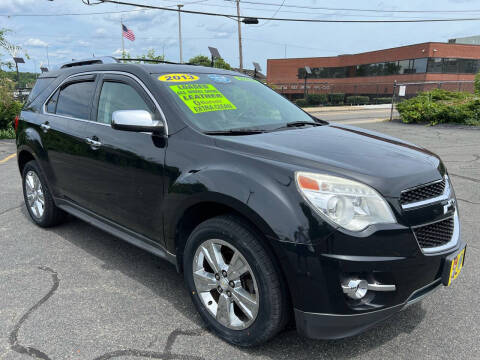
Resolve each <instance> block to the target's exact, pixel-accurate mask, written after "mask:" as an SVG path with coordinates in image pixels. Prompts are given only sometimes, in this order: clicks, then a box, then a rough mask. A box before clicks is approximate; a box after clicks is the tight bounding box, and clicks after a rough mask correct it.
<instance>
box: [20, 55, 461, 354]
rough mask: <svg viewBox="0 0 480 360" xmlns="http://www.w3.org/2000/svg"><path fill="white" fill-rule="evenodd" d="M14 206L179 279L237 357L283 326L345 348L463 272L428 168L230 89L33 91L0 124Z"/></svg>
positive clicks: (78, 79) (136, 86) (283, 104)
mask: <svg viewBox="0 0 480 360" xmlns="http://www.w3.org/2000/svg"><path fill="white" fill-rule="evenodd" d="M15 126H16V132H17V140H16V142H17V148H18V165H19V168H20V172H21V174H22V178H23V191H24V197H25V203H26V205H27V209H28V211H29V213H30V216H31V218H32V219H33V221H34V222H35V223H36V224H38V225H39V226H42V227H48V226H53V225H55V224H58V223H59V222H61V221H62V220H63V219H64V217H65V214H66V213H70V214H72V215H74V216H76V217H78V218H80V219H83V220H85V221H87V222H89V223H91V224H93V225H95V226H98V227H99V228H101V229H103V230H105V231H107V232H109V233H112V234H114V235H116V236H118V237H119V238H121V239H123V240H126V241H128V242H130V243H132V244H134V245H136V246H139V247H141V248H143V249H145V250H147V251H149V252H152V253H154V254H156V255H158V256H160V257H162V258H165V259H167V260H168V261H170V262H172V263H173V264H175V265H176V266H177V268H178V270H179V271H183V273H184V276H185V282H186V285H187V287H188V290H189V291H190V294H191V297H192V300H193V303H194V304H195V306H196V308H197V309H198V311H199V312H200V314H201V316H202V318H203V319H204V320H205V322H206V324H207V326H208V327H209V328H210V329H211V330H212V331H213V332H214V333H216V334H217V335H218V336H220V337H221V338H223V339H225V340H226V341H228V342H230V343H234V344H237V345H241V346H253V345H257V344H260V343H263V342H265V341H267V340H268V339H270V338H272V337H273V336H274V335H275V334H276V333H278V332H279V331H280V330H282V328H284V327H285V325H286V324H287V323H288V322H289V320H290V319H293V317H294V319H295V323H296V327H297V330H298V331H299V332H300V333H301V334H303V335H305V336H308V337H311V338H317V339H331V338H341V337H346V336H351V335H354V334H357V333H359V332H361V331H364V330H365V329H367V328H369V327H371V326H372V325H374V324H375V323H377V322H379V321H381V320H383V319H386V318H388V317H389V316H391V315H392V314H394V313H396V312H398V311H400V310H402V309H404V308H405V307H406V306H408V305H410V304H412V303H413V302H415V301H418V300H420V299H421V298H422V297H423V296H425V295H426V294H428V293H430V292H432V291H433V290H434V289H436V288H437V287H438V286H440V285H441V284H443V285H449V284H450V283H451V281H452V280H454V279H455V278H456V277H457V276H458V274H459V272H460V270H461V269H462V266H463V260H464V256H465V248H466V244H465V243H464V242H462V241H461V239H460V225H459V220H458V210H457V205H456V201H455V194H454V191H453V188H452V185H451V183H450V180H449V177H448V173H447V170H446V168H445V166H444V164H443V163H442V161H441V160H440V159H439V158H438V157H437V156H436V155H435V154H433V153H431V152H429V151H427V150H425V149H422V148H419V147H417V146H415V145H413V144H410V143H407V142H405V141H402V140H398V139H395V138H392V137H389V136H386V135H382V134H378V133H374V132H371V131H367V130H363V129H359V128H355V127H351V126H345V125H338V124H337V125H335V124H329V123H327V122H324V121H321V120H318V119H316V118H314V117H312V116H310V115H308V114H307V113H305V112H304V111H302V110H301V109H299V108H297V107H296V106H295V105H293V104H292V103H290V102H289V101H287V100H285V99H284V98H283V97H282V96H280V95H278V94H277V93H275V92H274V91H272V90H271V89H269V88H268V87H266V86H264V85H262V84H260V83H259V82H257V81H255V80H253V79H251V78H249V77H245V76H244V75H242V74H239V73H235V72H231V71H224V70H219V69H212V68H205V67H197V66H188V65H171V64H155V65H143V64H124V63H115V62H114V61H107V60H105V59H104V60H98V59H95V60H93V61H85V62H80V63H70V64H66V65H65V66H63V67H62V68H61V69H60V70H58V71H55V72H50V73H45V74H43V75H42V76H41V77H40V78H39V80H38V82H37V84H36V85H35V88H34V89H33V91H32V94H31V95H30V98H29V100H28V102H27V103H26V105H25V107H24V109H23V111H22V113H21V115H20V117H19V118H17V119H16V124H15Z"/></svg>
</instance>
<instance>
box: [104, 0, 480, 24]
mask: <svg viewBox="0 0 480 360" xmlns="http://www.w3.org/2000/svg"><path fill="white" fill-rule="evenodd" d="M99 1H101V2H103V3H111V4H118V5H127V6H137V7H142V8H146V9H158V10H165V11H176V12H178V11H180V12H182V13H186V14H196V15H207V16H218V17H225V18H230V19H237V20H241V19H242V18H245V17H255V18H257V19H258V20H271V21H290V22H307V23H424V22H454V21H478V20H480V18H478V17H470V18H446V19H404V20H400V19H396V20H336V19H298V18H271V17H262V16H245V15H244V16H238V15H232V14H222V13H212V12H206V11H196V10H175V9H171V8H168V7H163V6H153V5H144V4H135V3H129V2H125V1H117V0H99Z"/></svg>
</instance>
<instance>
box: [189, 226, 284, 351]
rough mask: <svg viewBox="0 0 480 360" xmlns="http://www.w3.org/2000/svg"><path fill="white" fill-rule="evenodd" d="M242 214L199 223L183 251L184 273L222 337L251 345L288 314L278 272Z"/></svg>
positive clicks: (203, 312)
mask: <svg viewBox="0 0 480 360" xmlns="http://www.w3.org/2000/svg"><path fill="white" fill-rule="evenodd" d="M261 241H262V239H261V238H260V237H259V236H258V235H257V234H256V233H255V232H254V231H252V230H251V229H250V228H249V226H248V225H247V224H245V223H244V222H243V221H242V220H241V219H238V218H236V217H233V216H220V217H216V218H213V219H210V220H207V221H205V222H203V223H202V224H200V225H199V226H198V227H197V228H196V229H195V230H194V231H193V232H192V234H191V235H190V237H189V239H188V241H187V245H186V248H185V252H184V271H185V273H184V275H185V280H186V283H187V286H188V288H189V290H190V293H191V296H192V300H193V302H194V304H195V306H196V307H197V309H198V311H199V312H200V314H201V316H202V318H203V319H204V320H205V322H206V323H207V327H208V328H210V329H211V330H213V331H214V332H215V333H216V334H217V335H218V336H220V337H221V338H223V339H224V340H226V341H228V342H230V343H232V344H235V345H240V346H254V345H258V344H260V343H263V342H265V341H267V340H269V339H270V338H272V337H273V336H274V335H275V334H276V333H277V332H279V331H280V330H281V329H282V328H283V326H284V324H285V319H286V316H287V309H286V307H287V305H286V304H287V301H286V292H285V290H284V286H283V284H282V283H281V277H280V275H279V273H278V271H277V269H276V267H275V265H274V263H273V261H272V259H271V258H270V255H269V254H268V253H267V251H266V250H265V249H264V247H263V246H262V245H261Z"/></svg>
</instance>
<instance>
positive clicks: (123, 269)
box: [0, 122, 480, 360]
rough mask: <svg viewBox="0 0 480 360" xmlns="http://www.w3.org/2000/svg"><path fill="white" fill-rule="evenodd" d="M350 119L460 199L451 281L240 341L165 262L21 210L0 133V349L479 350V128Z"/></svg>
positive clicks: (467, 353) (287, 353) (166, 352)
mask: <svg viewBox="0 0 480 360" xmlns="http://www.w3.org/2000/svg"><path fill="white" fill-rule="evenodd" d="M360 126H362V127H365V128H368V129H373V130H376V131H380V132H385V133H388V134H390V135H394V136H397V137H399V138H402V139H406V140H408V141H410V142H413V143H416V144H419V145H422V146H424V147H426V148H428V149H430V150H432V151H434V152H436V153H438V154H439V155H440V156H441V157H442V158H443V160H444V161H445V163H446V164H447V166H448V169H449V172H450V175H451V177H452V181H453V184H454V188H455V191H456V194H457V198H458V200H459V206H460V212H461V223H462V226H463V228H462V237H463V238H464V239H465V240H467V242H468V249H467V255H466V263H465V268H464V269H463V271H462V274H461V275H460V277H459V278H458V279H457V280H456V282H455V283H454V284H453V285H452V286H451V287H449V288H442V289H440V290H438V291H437V292H436V293H435V294H433V296H431V297H429V298H427V299H426V300H424V301H423V302H422V303H419V304H417V305H414V306H412V307H410V308H408V309H407V310H405V311H403V312H401V313H399V314H397V315H395V316H394V317H392V318H391V319H389V320H388V321H387V322H384V323H382V324H380V325H378V326H377V327H375V328H373V329H371V330H370V331H368V332H366V333H364V334H361V335H358V336H355V337H353V338H349V339H344V340H336V341H312V340H307V339H304V338H301V337H299V336H298V335H297V334H296V332H295V331H293V330H289V331H285V332H284V333H282V334H280V335H279V336H277V337H276V338H275V339H274V340H273V341H271V342H269V343H267V344H266V345H263V346H261V347H259V348H254V349H240V348H236V347H233V346H230V345H228V344H226V343H224V342H223V341H221V340H219V339H217V338H216V337H215V336H213V335H212V334H210V333H209V332H208V331H206V330H204V329H203V324H202V322H201V319H200V317H199V316H198V315H197V314H196V311H195V309H194V308H193V305H192V303H191V301H190V299H189V295H188V293H187V291H186V289H185V287H184V285H183V278H182V276H181V275H179V274H177V273H176V271H175V269H174V267H172V266H171V265H169V264H168V263H166V262H164V261H162V260H160V259H157V258H155V257H154V256H152V255H150V254H148V253H146V252H144V251H142V250H139V249H137V248H135V247H133V246H131V245H129V244H126V243H124V242H122V241H120V240H117V239H116V238H114V237H112V236H110V235H108V234H106V233H104V232H102V231H100V230H98V229H96V228H94V227H92V226H90V225H88V224H86V223H84V222H82V221H80V220H76V219H74V218H71V219H69V221H68V222H67V223H65V224H63V225H61V226H59V227H57V228H54V229H50V230H43V229H40V228H38V227H36V226H34V225H33V223H32V222H31V221H30V220H29V217H28V214H27V211H26V208H25V206H24V205H23V197H22V192H21V179H20V175H19V173H18V169H17V164H16V159H15V158H10V159H7V160H5V161H3V159H5V158H7V156H9V155H11V154H13V153H14V152H15V146H14V143H13V142H11V141H5V140H0V359H2V360H4V359H32V358H38V359H50V360H60V359H61V360H63V359H85V360H93V359H113V358H121V359H142V358H154V359H208V360H210V359H272V360H273V359H275V360H278V359H337V358H355V359H439V358H441V359H453V358H455V359H479V358H480V341H479V339H480V300H479V298H480V297H479V295H480V293H479V287H478V274H479V273H480V261H479V260H478V258H477V256H479V255H480V238H479V233H480V224H479V220H478V219H479V218H480V129H468V128H459V127H424V126H417V125H403V124H400V123H387V122H381V123H366V124H361V125H360Z"/></svg>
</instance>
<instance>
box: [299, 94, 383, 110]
mask: <svg viewBox="0 0 480 360" xmlns="http://www.w3.org/2000/svg"><path fill="white" fill-rule="evenodd" d="M391 102H392V98H389V97H387V98H376V99H370V97H369V96H366V95H364V96H360V95H352V96H347V97H345V94H343V93H332V94H309V95H307V98H306V99H298V100H296V101H295V103H296V104H297V105H298V106H300V107H306V106H318V105H343V104H348V105H365V104H370V103H372V104H389V103H391Z"/></svg>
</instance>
